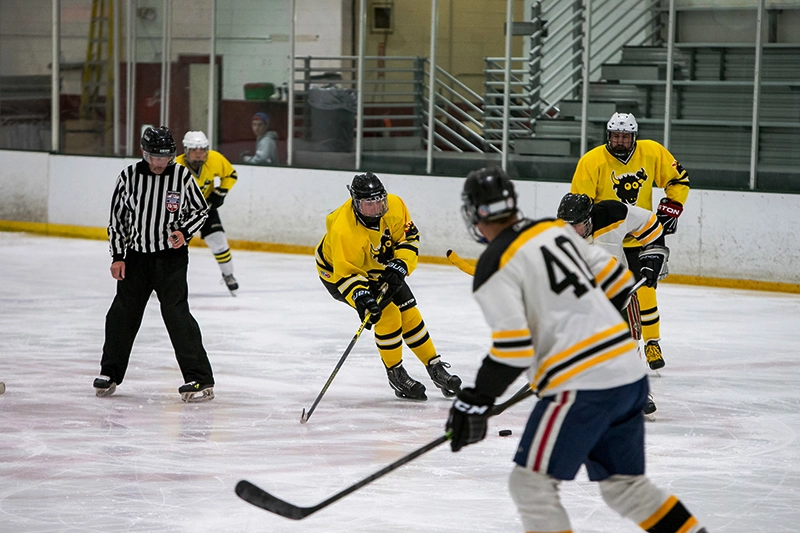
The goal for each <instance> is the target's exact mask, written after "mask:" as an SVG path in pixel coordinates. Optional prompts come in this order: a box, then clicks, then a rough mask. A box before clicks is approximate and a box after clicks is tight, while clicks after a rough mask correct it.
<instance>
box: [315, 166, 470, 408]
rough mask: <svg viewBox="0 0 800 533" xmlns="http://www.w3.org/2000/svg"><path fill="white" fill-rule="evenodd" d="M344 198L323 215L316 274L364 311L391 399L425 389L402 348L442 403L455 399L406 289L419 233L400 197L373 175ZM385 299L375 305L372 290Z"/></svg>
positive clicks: (450, 378)
mask: <svg viewBox="0 0 800 533" xmlns="http://www.w3.org/2000/svg"><path fill="white" fill-rule="evenodd" d="M348 189H349V191H350V196H351V198H350V199H349V200H347V201H346V202H345V203H344V204H342V205H341V206H340V207H339V208H338V209H336V210H335V211H333V212H332V213H331V214H329V215H328V217H327V219H326V220H325V226H326V230H327V233H326V234H325V236H324V237H322V240H321V241H320V243H319V245H318V246H317V252H316V262H317V272H318V274H319V277H320V279H321V280H322V283H323V285H324V286H325V288H327V289H328V292H330V294H331V296H333V298H335V299H336V300H338V301H340V302H344V303H346V304H348V305H349V306H351V307H353V308H354V309H356V310H357V311H358V315H359V316H360V317H361V319H362V320H364V317H365V316H366V313H367V312H369V313H371V316H370V322H371V324H369V325H368V327H371V326H372V325H374V326H375V344H376V345H377V346H378V352H379V353H380V356H381V360H382V361H383V364H384V366H385V367H386V373H387V375H388V378H389V385H390V386H391V387H392V389H394V392H395V395H396V396H397V397H398V398H405V399H409V400H427V399H428V398H427V396H426V395H425V386H424V385H423V384H422V383H420V382H419V381H417V380H415V379H413V378H411V377H410V376H409V375H408V372H406V370H405V368H403V342H405V344H406V346H408V347H409V348H410V349H411V351H412V352H414V354H415V355H416V356H417V358H418V359H419V360H420V361H422V363H423V364H424V365H425V367H426V368H427V370H428V375H429V376H430V378H431V381H433V384H434V385H435V386H436V387H438V388H439V389H440V390H441V391H442V393H443V394H444V396H445V397H452V396H454V395H455V394H456V393H457V392H458V391H459V390H460V387H461V379H460V378H459V377H458V376H456V375H451V374H450V373H449V372H448V371H447V368H449V367H450V365H449V364H448V363H445V362H444V361H442V358H441V357H440V356H439V355H438V354H437V353H436V348H435V347H434V345H433V340H431V337H430V335H429V334H428V329H427V328H426V327H425V322H424V321H423V320H422V315H421V314H420V312H419V309H417V300H416V298H415V297H414V294H413V293H412V292H411V289H410V288H409V286H408V284H407V283H406V276H408V275H410V274H411V273H412V272H414V269H415V268H416V267H417V257H418V255H419V231H418V230H417V228H416V226H415V225H414V222H412V221H411V216H410V215H409V213H408V209H407V208H406V204H405V203H404V202H403V200H402V199H401V198H400V197H399V196H395V195H394V194H387V192H386V188H385V187H384V186H383V183H381V180H380V179H378V176H376V175H375V174H373V173H372V172H367V173H366V174H359V175H357V176H355V177H354V178H353V182H352V184H351V185H350V186H348ZM384 283H386V285H387V287H388V288H387V290H386V293H385V295H384V297H383V299H382V301H381V302H380V305H379V304H378V302H377V297H378V294H379V287H381V286H382V285H383V284H384Z"/></svg>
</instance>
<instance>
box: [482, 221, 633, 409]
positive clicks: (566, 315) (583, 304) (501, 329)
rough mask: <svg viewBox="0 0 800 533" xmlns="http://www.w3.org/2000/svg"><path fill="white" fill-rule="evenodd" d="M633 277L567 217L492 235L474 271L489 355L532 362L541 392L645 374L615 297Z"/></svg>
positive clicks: (511, 362) (518, 363) (599, 385)
mask: <svg viewBox="0 0 800 533" xmlns="http://www.w3.org/2000/svg"><path fill="white" fill-rule="evenodd" d="M632 284H633V276H632V275H631V273H630V271H629V270H628V269H627V268H625V267H624V266H623V265H621V264H620V263H619V261H617V259H615V258H614V257H613V256H611V255H609V254H608V253H607V252H605V251H604V250H602V249H601V248H599V247H595V246H589V245H588V244H587V243H586V242H585V241H584V240H583V239H581V238H580V237H579V236H578V235H577V234H576V233H575V231H573V230H572V228H570V227H569V226H567V225H566V223H565V222H564V221H562V220H539V221H531V220H521V221H520V222H518V223H516V224H515V225H513V226H511V227H509V228H507V229H506V230H505V231H504V232H503V233H501V234H500V235H499V236H498V237H497V238H496V239H494V240H493V241H492V242H491V244H490V245H489V246H488V247H487V249H486V251H485V252H484V253H483V254H482V255H481V258H480V259H479V261H478V265H477V268H476V272H475V280H474V286H473V291H474V295H475V299H476V300H477V302H478V304H479V305H480V307H481V309H482V310H483V313H484V315H485V317H486V321H487V323H488V324H489V327H490V328H491V330H492V348H491V349H490V350H489V357H491V358H492V359H494V360H496V361H498V362H500V363H503V364H505V365H508V366H513V367H518V368H528V369H529V370H528V372H529V377H530V380H531V384H532V386H533V387H534V388H535V389H536V390H537V391H538V392H539V395H540V396H543V395H549V394H554V393H556V392H559V391H562V390H576V389H584V390H596V389H608V388H612V387H617V386H621V385H625V384H628V383H633V382H635V381H637V380H639V379H641V378H642V377H643V376H644V375H645V369H644V365H643V364H642V362H641V360H640V359H639V353H638V350H637V346H636V343H635V342H634V341H633V340H632V339H631V336H630V332H629V330H628V326H627V324H626V323H625V322H623V320H622V318H621V316H620V314H619V312H618V311H617V309H615V307H614V305H613V304H612V303H611V301H610V299H611V298H614V297H619V296H620V295H626V294H627V292H628V291H629V290H630V288H631V286H632Z"/></svg>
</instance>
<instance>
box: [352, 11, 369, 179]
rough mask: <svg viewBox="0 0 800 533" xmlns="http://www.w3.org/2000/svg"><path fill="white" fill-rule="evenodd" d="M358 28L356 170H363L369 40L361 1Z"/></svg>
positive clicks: (365, 13)
mask: <svg viewBox="0 0 800 533" xmlns="http://www.w3.org/2000/svg"><path fill="white" fill-rule="evenodd" d="M360 10H361V13H360V16H359V25H358V26H359V27H358V84H357V90H358V109H357V110H356V161H355V164H356V170H359V169H361V138H362V137H363V136H364V52H365V50H366V45H367V43H366V38H367V2H366V1H365V0H361V6H360Z"/></svg>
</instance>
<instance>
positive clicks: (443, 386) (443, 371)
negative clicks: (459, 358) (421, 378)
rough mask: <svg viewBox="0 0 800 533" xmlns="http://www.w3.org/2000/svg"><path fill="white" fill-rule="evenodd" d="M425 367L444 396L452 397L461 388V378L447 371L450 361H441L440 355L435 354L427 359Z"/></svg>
mask: <svg viewBox="0 0 800 533" xmlns="http://www.w3.org/2000/svg"><path fill="white" fill-rule="evenodd" d="M426 368H427V369H428V375H429V376H430V377H431V381H433V384H434V385H436V386H437V387H438V388H439V390H441V391H442V394H444V397H445V398H452V397H453V396H455V395H456V394H458V391H460V390H461V378H460V377H458V376H455V375H452V374H450V372H448V371H447V369H448V368H450V363H445V362H444V361H442V357H441V356H439V355H437V356H436V357H434V358H433V359H431V360H430V361H428V366H427V367H426Z"/></svg>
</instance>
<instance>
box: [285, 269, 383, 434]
mask: <svg viewBox="0 0 800 533" xmlns="http://www.w3.org/2000/svg"><path fill="white" fill-rule="evenodd" d="M388 288H389V286H388V285H387V284H386V283H384V284H383V285H381V288H380V294H378V299H377V300H376V302H377V303H378V304H380V303H381V300H383V297H384V295H385V294H386V291H387V290H388ZM371 316H372V314H371V313H369V312H367V313H366V314H365V315H364V320H362V321H361V325H360V326H359V327H358V331H356V334H355V335H353V338H352V339H351V340H350V344H348V345H347V348H346V349H345V351H344V353H343V354H342V356H341V357H340V358H339V362H338V363H336V367H335V368H334V369H333V372H331V376H330V377H329V378H328V381H326V382H325V386H324V387H322V390H321V391H320V392H319V394H318V395H317V398H316V399H315V400H314V403H313V404H311V408H310V409H309V410H308V412H306V410H305V407H304V408H303V414H302V415H300V423H301V424H305V423H306V422H308V419H309V418H311V413H313V412H314V409H316V408H317V404H319V402H320V400H322V397H323V396H324V395H325V392H326V391H327V390H328V387H330V386H331V383H332V382H333V378H335V377H336V374H337V373H338V372H339V369H340V368H342V365H343V364H344V360H345V359H347V356H348V355H350V351H351V350H352V349H353V346H355V345H356V341H357V340H358V338H359V337H360V336H361V333H362V332H363V331H364V328H366V327H367V324H368V323H369V319H370V317H371Z"/></svg>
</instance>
